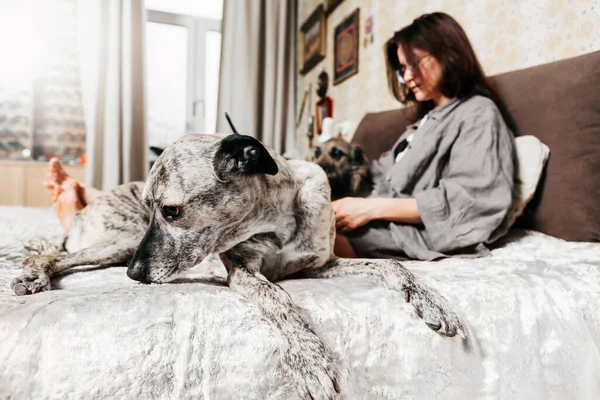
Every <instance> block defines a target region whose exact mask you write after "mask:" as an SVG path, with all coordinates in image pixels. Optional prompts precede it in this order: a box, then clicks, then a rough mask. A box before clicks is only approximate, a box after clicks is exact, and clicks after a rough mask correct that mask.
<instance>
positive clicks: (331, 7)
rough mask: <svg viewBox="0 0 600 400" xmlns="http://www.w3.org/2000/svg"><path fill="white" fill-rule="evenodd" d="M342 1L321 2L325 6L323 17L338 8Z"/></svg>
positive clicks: (325, 0)
mask: <svg viewBox="0 0 600 400" xmlns="http://www.w3.org/2000/svg"><path fill="white" fill-rule="evenodd" d="M342 1H344V0H323V4H324V6H325V15H329V14H331V13H332V12H333V10H335V9H336V7H337V6H339V5H340V4H341V3H342Z"/></svg>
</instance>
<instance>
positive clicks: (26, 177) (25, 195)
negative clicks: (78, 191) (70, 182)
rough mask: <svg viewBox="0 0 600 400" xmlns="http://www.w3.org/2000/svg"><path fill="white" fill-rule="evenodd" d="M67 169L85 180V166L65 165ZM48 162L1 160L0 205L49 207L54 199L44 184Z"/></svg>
mask: <svg viewBox="0 0 600 400" xmlns="http://www.w3.org/2000/svg"><path fill="white" fill-rule="evenodd" d="M64 168H65V171H67V174H69V175H71V176H72V177H73V178H74V179H75V180H77V181H79V182H83V180H84V179H85V168H84V167H83V166H81V165H72V166H69V165H65V166H64ZM47 173H48V163H45V162H35V161H2V160H0V205H12V206H30V207H49V206H51V205H52V199H51V198H50V194H49V193H48V190H47V189H46V188H45V187H44V186H43V183H44V182H45V181H46V180H47V177H46V174H47Z"/></svg>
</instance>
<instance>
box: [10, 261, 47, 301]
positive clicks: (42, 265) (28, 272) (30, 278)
mask: <svg viewBox="0 0 600 400" xmlns="http://www.w3.org/2000/svg"><path fill="white" fill-rule="evenodd" d="M55 262H56V258H55V257H53V256H48V255H32V256H29V257H27V258H26V259H25V261H23V272H24V273H23V275H21V276H18V277H17V278H15V279H13V281H12V283H11V285H10V286H11V288H12V290H13V291H14V292H15V294H16V295H17V296H23V295H27V294H34V293H39V292H43V291H46V290H50V289H51V286H50V275H49V271H50V268H52V266H53V265H54V263H55Z"/></svg>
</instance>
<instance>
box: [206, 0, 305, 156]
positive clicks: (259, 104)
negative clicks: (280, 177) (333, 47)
mask: <svg viewBox="0 0 600 400" xmlns="http://www.w3.org/2000/svg"><path fill="white" fill-rule="evenodd" d="M296 12H297V1H296V0H293V1H271V0H252V1H238V0H225V3H224V5H223V26H222V34H223V37H222V45H221V71H220V77H219V104H218V107H217V132H231V129H230V128H229V126H228V124H227V121H226V120H225V117H224V113H225V112H227V113H229V115H230V116H231V118H232V120H233V122H234V124H235V125H236V128H237V129H238V131H239V132H240V133H245V134H248V135H251V136H254V137H256V138H258V139H259V140H261V141H262V142H263V143H264V144H265V145H267V146H270V147H272V148H274V149H275V150H276V151H277V152H279V153H283V152H285V151H290V150H293V149H295V139H294V137H295V127H294V110H295V106H294V102H295V98H296V96H295V87H296V60H295V56H296V50H295V49H296V46H295V43H296V40H295V32H296Z"/></svg>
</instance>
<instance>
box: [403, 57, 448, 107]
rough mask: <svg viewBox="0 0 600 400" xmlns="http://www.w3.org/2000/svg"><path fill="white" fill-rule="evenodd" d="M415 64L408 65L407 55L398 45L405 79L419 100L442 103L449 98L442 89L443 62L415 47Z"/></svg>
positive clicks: (436, 103)
mask: <svg viewBox="0 0 600 400" xmlns="http://www.w3.org/2000/svg"><path fill="white" fill-rule="evenodd" d="M413 52H414V64H413V65H410V66H407V61H406V56H405V55H404V52H403V51H402V48H401V47H398V61H399V62H400V65H401V66H402V70H403V71H404V81H405V82H406V85H407V86H408V87H409V88H410V90H412V92H413V93H414V94H415V98H416V99H417V101H428V100H433V102H434V103H435V105H440V104H442V103H444V102H445V101H444V100H447V99H446V98H445V97H444V95H443V94H442V92H441V90H440V83H441V81H442V78H443V75H444V70H443V68H442V64H440V63H439V61H438V60H436V59H435V57H433V56H432V55H431V54H429V53H427V52H426V51H424V50H421V49H414V50H413Z"/></svg>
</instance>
